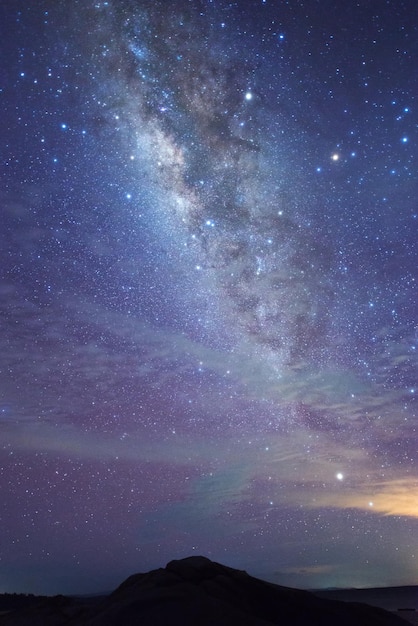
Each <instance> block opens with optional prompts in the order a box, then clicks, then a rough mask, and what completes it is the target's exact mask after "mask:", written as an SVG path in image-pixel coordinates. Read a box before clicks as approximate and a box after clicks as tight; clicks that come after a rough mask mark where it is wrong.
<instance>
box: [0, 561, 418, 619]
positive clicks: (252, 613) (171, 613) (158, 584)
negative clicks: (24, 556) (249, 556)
mask: <svg viewBox="0 0 418 626" xmlns="http://www.w3.org/2000/svg"><path fill="white" fill-rule="evenodd" d="M362 591H363V590H361V592H360V593H362ZM368 591H371V590H368ZM375 591H379V590H375ZM341 593H345V592H337V591H330V592H322V593H321V594H319V595H318V594H314V593H310V592H308V591H301V590H298V589H289V588H287V587H280V586H278V585H273V584H271V583H267V582H264V581H261V580H258V579H257V578H253V577H252V576H249V575H248V574H246V573H245V572H242V571H239V570H236V569H232V568H230V567H226V566H224V565H220V564H219V563H213V562H212V561H210V560H209V559H206V558H204V557H189V558H187V559H182V560H180V561H171V562H170V563H169V564H168V565H167V566H166V567H165V568H161V569H157V570H153V571H151V572H148V573H147V574H135V575H133V576H130V577H129V578H128V579H127V580H126V581H125V582H123V583H122V584H121V585H120V587H118V588H117V589H116V590H115V591H114V592H113V593H111V594H110V595H109V596H105V597H99V598H90V599H85V598H84V599H83V598H79V599H75V598H66V597H64V596H56V597H54V598H40V599H39V598H31V599H30V601H28V605H27V606H26V607H25V606H22V607H21V608H13V607H10V606H9V607H5V606H1V603H0V611H1V610H8V611H9V612H7V613H6V614H4V615H2V616H0V626H64V625H65V626H78V625H83V626H134V625H135V626H177V625H181V626H189V625H190V626H191V625H193V626H195V625H197V624H198V625H199V626H227V625H228V626H230V625H237V626H238V625H239V626H269V625H270V626H271V625H273V624H277V625H280V626H336V625H337V626H402V625H403V626H405V625H406V624H407V623H408V622H406V621H404V619H402V618H401V617H399V614H402V617H406V615H405V616H404V615H403V613H402V612H401V613H398V614H396V613H390V612H387V611H385V610H383V609H382V608H378V607H374V606H369V605H367V604H359V603H358V599H357V598H354V600H355V601H354V603H353V602H351V601H350V602H341V601H340V599H336V594H341ZM350 593H351V592H350ZM324 594H328V597H325V595H324ZM329 594H331V596H330V595H329ZM0 598H1V597H0ZM4 598H5V597H3V599H4ZM18 598H19V597H15V600H16V601H17V603H18ZM343 599H345V600H347V599H348V600H350V598H347V597H346V598H343ZM9 600H10V597H9ZM22 600H23V599H22ZM408 600H409V598H408ZM360 601H361V602H362V601H363V599H362V598H360ZM364 601H367V595H364ZM395 604H397V603H396V602H395ZM409 604H411V602H409ZM415 604H416V602H415ZM415 604H414V606H415ZM391 606H392V605H391ZM411 607H412V604H411ZM396 608H403V607H397V606H396ZM404 608H410V607H404ZM415 608H416V607H415ZM411 615H412V612H411ZM408 617H410V616H409V615H408Z"/></svg>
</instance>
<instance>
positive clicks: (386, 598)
mask: <svg viewBox="0 0 418 626" xmlns="http://www.w3.org/2000/svg"><path fill="white" fill-rule="evenodd" d="M315 593H316V594H317V595H318V596H319V597H320V598H325V599H330V600H340V601H343V602H360V603H364V604H371V605H372V606H378V607H380V608H382V609H385V610H386V611H391V612H394V613H396V614H397V615H399V616H400V617H402V618H403V619H405V620H408V622H409V623H411V624H416V625H417V626H418V587H381V588H377V589H335V590H329V591H328V590H326V591H317V592H315Z"/></svg>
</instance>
